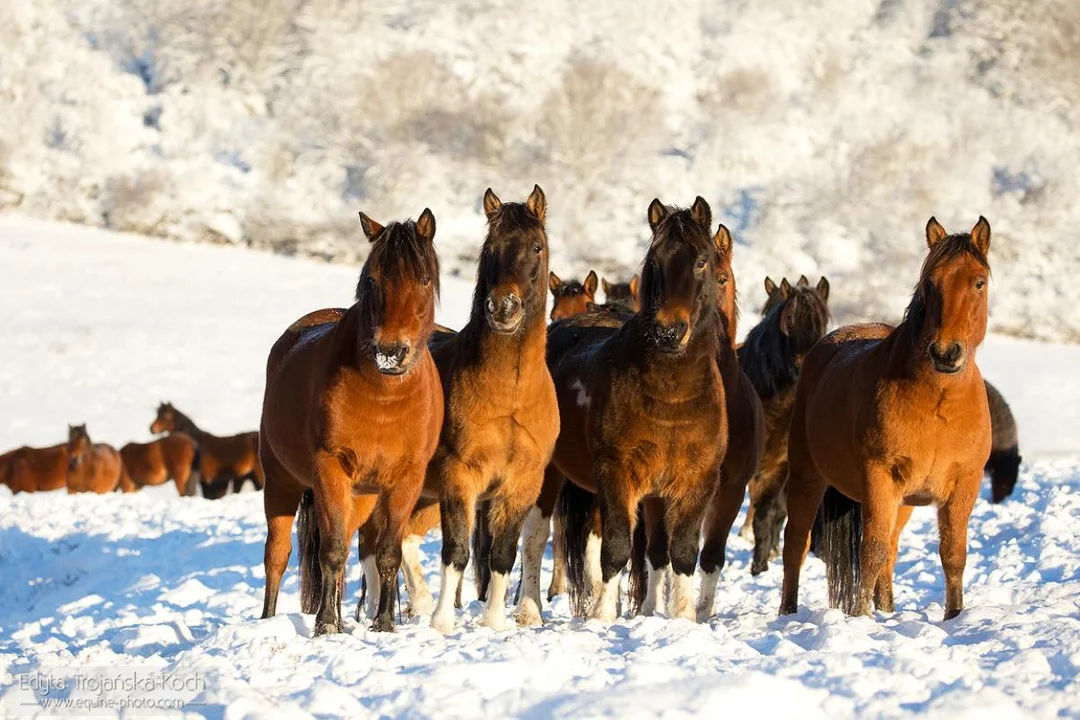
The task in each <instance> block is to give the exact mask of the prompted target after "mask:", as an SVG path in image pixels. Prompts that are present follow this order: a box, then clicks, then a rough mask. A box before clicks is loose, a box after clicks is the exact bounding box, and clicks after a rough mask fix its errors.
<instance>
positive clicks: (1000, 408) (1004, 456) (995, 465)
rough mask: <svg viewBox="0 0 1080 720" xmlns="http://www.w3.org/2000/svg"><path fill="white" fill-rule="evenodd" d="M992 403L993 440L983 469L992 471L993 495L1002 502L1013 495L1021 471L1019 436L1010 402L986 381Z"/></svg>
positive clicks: (987, 396)
mask: <svg viewBox="0 0 1080 720" xmlns="http://www.w3.org/2000/svg"><path fill="white" fill-rule="evenodd" d="M986 399H987V400H988V401H989V403H990V427H991V428H992V434H993V444H992V447H991V450H990V458H989V459H988V460H987V461H986V465H985V467H984V470H985V471H986V472H988V473H990V499H991V501H992V502H995V503H999V502H1002V501H1004V500H1005V498H1007V497H1009V496H1010V495H1012V491H1013V488H1014V487H1016V478H1017V477H1018V476H1019V474H1020V436H1019V433H1018V432H1017V430H1016V418H1014V417H1013V414H1012V410H1010V409H1009V403H1007V402H1005V398H1004V397H1002V395H1001V393H1000V392H999V391H998V389H997V388H996V387H994V386H993V385H991V384H990V383H986Z"/></svg>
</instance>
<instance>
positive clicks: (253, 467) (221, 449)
mask: <svg viewBox="0 0 1080 720" xmlns="http://www.w3.org/2000/svg"><path fill="white" fill-rule="evenodd" d="M150 432H152V433H153V434H155V435H157V434H159V433H169V434H172V433H175V432H181V433H184V434H186V435H188V436H190V437H191V438H192V439H194V440H195V443H196V444H197V445H198V447H199V476H200V477H199V482H200V484H201V485H202V490H203V496H204V497H207V498H211V499H213V500H217V499H219V498H221V497H223V496H224V495H225V494H226V493H228V492H229V485H230V484H231V485H232V488H233V492H240V488H241V487H243V485H244V481H245V480H251V482H252V484H254V485H255V489H256V490H262V487H263V471H262V467H261V466H260V465H259V433H257V432H246V433H240V434H239V435H229V436H225V437H219V436H217V435H211V434H210V433H208V432H205V431H203V430H200V429H199V427H198V426H197V425H196V424H195V423H194V422H193V421H192V420H191V418H189V417H188V416H187V415H184V414H183V413H182V412H180V411H179V410H177V409H176V408H174V407H173V406H172V403H167V402H163V403H161V404H160V405H159V406H158V409H157V417H156V418H155V419H154V422H153V423H151V425H150Z"/></svg>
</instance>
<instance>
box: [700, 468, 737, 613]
mask: <svg viewBox="0 0 1080 720" xmlns="http://www.w3.org/2000/svg"><path fill="white" fill-rule="evenodd" d="M745 495H746V485H745V483H743V482H740V480H739V478H735V477H731V476H729V475H727V474H726V473H724V472H723V471H721V472H720V486H719V487H718V488H716V492H715V493H713V496H712V500H711V502H710V503H709V507H708V510H707V514H706V518H705V522H704V524H703V525H704V528H705V544H704V545H703V546H702V548H701V590H700V595H699V596H698V605H697V620H698V622H705V621H706V620H708V619H709V618H710V617H712V614H713V605H714V604H715V602H716V583H717V581H719V579H720V571H721V570H723V569H724V563H725V562H726V561H727V557H726V556H727V541H728V535H730V534H731V526H732V525H734V524H735V518H736V517H737V516H738V514H739V509H740V508H741V507H742V502H743V497H744V496H745Z"/></svg>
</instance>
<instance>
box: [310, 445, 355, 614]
mask: <svg viewBox="0 0 1080 720" xmlns="http://www.w3.org/2000/svg"><path fill="white" fill-rule="evenodd" d="M313 464H314V469H315V473H314V475H315V478H314V479H315V516H316V520H317V522H318V528H319V567H320V570H321V572H322V589H321V593H320V596H319V609H318V612H317V613H316V614H315V635H326V634H327V633H336V632H341V630H342V626H341V582H340V578H341V576H342V572H343V571H344V569H345V563H346V562H347V561H348V559H349V540H350V539H351V538H352V535H351V533H350V529H351V528H352V527H353V525H352V514H353V499H352V482H351V478H350V477H349V475H348V474H347V473H346V472H345V471H344V469H343V468H342V467H341V463H340V461H339V460H338V458H337V457H336V456H335V455H333V454H331V453H328V452H325V451H322V452H319V453H318V454H317V455H316V456H315V461H314V463H313Z"/></svg>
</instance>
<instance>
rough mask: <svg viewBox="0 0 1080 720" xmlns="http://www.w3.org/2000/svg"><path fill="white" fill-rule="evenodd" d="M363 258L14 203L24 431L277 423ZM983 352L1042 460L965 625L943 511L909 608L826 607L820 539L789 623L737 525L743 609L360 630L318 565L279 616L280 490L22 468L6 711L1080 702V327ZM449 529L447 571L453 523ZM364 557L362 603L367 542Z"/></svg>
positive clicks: (665, 711)
mask: <svg viewBox="0 0 1080 720" xmlns="http://www.w3.org/2000/svg"><path fill="white" fill-rule="evenodd" d="M476 232H477V233H480V232H481V228H480V227H477V228H476ZM357 235H358V238H357V241H358V242H360V241H361V240H360V239H359V232H358V233H357ZM436 243H438V238H436ZM355 274H356V270H355V268H348V267H343V266H334V265H324V264H319V263H315V262H311V261H306V260H294V259H287V258H282V257H276V256H270V255H263V254H259V253H252V252H248V251H244V250H240V249H236V248H226V247H213V246H186V245H173V244H169V243H165V242H160V241H158V242H147V241H145V240H144V239H142V238H138V237H127V236H118V235H112V234H109V233H105V232H101V231H95V230H87V229H85V228H76V227H71V226H57V225H48V224H42V223H37V222H31V221H25V220H18V219H12V218H2V219H0V298H2V299H3V303H2V307H3V309H4V311H5V322H4V323H3V325H2V326H0V347H2V348H3V352H2V354H0V448H7V447H10V446H14V445H17V444H22V443H30V444H47V443H55V442H59V441H61V440H62V439H63V437H64V432H65V424H66V423H67V422H84V421H85V422H86V423H87V424H88V426H89V430H90V432H91V435H92V436H93V437H94V438H95V439H98V440H103V441H109V442H114V443H116V444H121V443H123V442H125V441H127V440H129V439H136V440H145V439H146V438H148V437H149V433H148V425H149V423H150V420H151V419H152V416H153V410H154V407H155V406H156V404H157V402H158V401H159V400H161V399H169V400H171V401H172V402H173V403H174V404H176V405H177V406H178V407H180V408H181V409H182V410H184V411H185V412H187V413H189V414H190V415H192V416H193V417H194V418H195V419H196V420H197V421H199V422H201V423H202V424H204V425H205V427H207V428H208V429H210V430H214V431H218V432H221V433H225V432H231V431H239V430H245V429H251V428H253V427H255V425H256V424H257V418H258V410H259V403H260V399H261V391H262V373H263V364H264V362H265V356H266V352H267V350H268V348H269V346H270V344H271V343H272V341H273V339H274V338H275V337H276V336H277V334H278V333H279V332H280V331H281V330H282V329H283V328H284V327H285V326H287V325H288V324H289V323H290V322H292V321H293V320H294V319H296V317H298V316H300V315H301V314H303V313H304V312H307V311H308V310H311V309H314V308H316V307H322V306H328V305H341V304H345V303H348V302H349V300H350V298H351V293H352V289H353V286H354V283H355ZM740 279H741V280H742V281H743V282H744V283H745V282H750V281H753V282H757V279H743V278H740ZM840 290H841V291H842V288H841V289H840ZM469 292H470V287H469V284H468V283H464V282H462V281H459V280H454V279H448V280H447V281H446V282H445V283H444V287H443V302H442V307H441V310H440V320H441V321H442V322H445V323H447V324H449V325H452V326H459V325H460V324H461V322H462V321H463V319H464V315H465V312H466V309H467V306H468V295H469ZM898 311H899V309H898ZM747 315H749V313H747ZM744 325H745V326H746V327H749V325H750V322H749V321H748V320H747V321H744ZM979 361H980V366H981V367H982V368H983V370H984V374H985V375H986V376H987V377H988V378H989V379H991V380H992V381H993V382H995V383H996V384H997V385H998V386H999V387H1000V388H1001V389H1002V391H1003V392H1004V394H1005V396H1006V398H1007V399H1008V400H1009V401H1010V403H1011V404H1012V407H1013V409H1014V411H1015V413H1016V415H1017V418H1018V421H1019V424H1020V429H1021V438H1022V450H1023V453H1024V456H1025V458H1026V460H1027V461H1028V462H1027V463H1026V465H1025V467H1024V470H1023V473H1022V476H1021V479H1020V482H1019V484H1018V487H1017V491H1016V493H1015V494H1014V496H1013V497H1012V498H1010V499H1009V501H1007V502H1006V503H1005V504H1003V505H1000V506H991V505H990V504H989V503H988V502H987V501H986V500H985V499H983V500H980V501H979V503H978V504H977V505H976V508H975V513H974V515H973V518H972V525H971V530H970V538H971V541H970V552H969V556H968V566H967V572H966V574H965V581H966V582H965V590H966V598H965V599H966V602H967V606H968V609H967V610H966V611H965V612H964V613H963V614H962V615H961V616H960V617H959V618H957V619H955V620H953V621H950V622H943V621H942V620H941V616H942V606H941V603H942V600H943V581H942V575H941V570H940V564H939V561H938V559H937V554H936V552H937V540H936V532H935V523H934V518H933V513H932V512H929V511H926V510H919V511H918V512H916V514H915V517H914V518H913V520H912V522H911V524H910V525H909V526H908V529H907V530H906V531H905V535H904V537H903V540H902V548H901V556H900V561H899V563H898V566H897V585H896V590H897V606H898V608H899V609H900V611H899V612H897V613H896V614H894V615H882V614H878V615H876V616H875V617H873V618H846V617H844V616H843V615H842V614H840V613H839V612H837V611H829V610H826V609H825V608H826V602H825V581H824V574H823V569H822V566H821V564H820V563H819V562H818V561H817V560H815V559H813V558H811V559H810V560H808V562H807V570H806V573H805V576H804V577H805V582H804V587H805V590H804V592H803V596H802V600H803V605H802V610H801V611H800V612H799V614H798V615H796V616H794V617H792V618H783V619H778V618H777V617H776V608H777V607H778V605H779V586H780V575H779V568H778V566H776V565H774V566H773V567H772V568H771V569H770V571H769V572H768V573H765V574H764V575H762V576H760V577H759V578H756V579H755V578H751V577H750V575H749V571H748V567H749V546H748V545H747V544H746V543H745V542H744V541H742V540H741V539H739V538H737V537H733V538H732V540H731V544H730V562H729V565H728V567H727V569H726V570H725V574H724V578H723V579H722V582H721V587H720V590H719V592H718V594H717V613H718V614H717V617H715V618H714V619H712V620H711V621H710V622H708V623H706V624H703V625H694V624H690V623H687V622H684V621H677V622H673V621H668V620H666V619H663V618H633V619H623V620H620V621H619V622H617V623H615V624H614V625H612V626H610V627H604V626H599V625H594V624H582V623H580V622H575V621H571V620H570V619H569V611H568V606H567V603H566V600H565V598H558V599H556V601H555V602H554V603H553V604H552V605H551V606H550V607H546V608H545V612H544V619H545V625H544V626H543V627H542V628H539V629H528V630H520V631H517V630H515V631H510V632H505V633H494V632H492V631H490V630H488V629H486V628H481V627H478V626H477V625H476V619H477V616H478V613H479V605H478V604H476V603H475V602H473V603H468V602H467V607H466V608H465V610H464V611H462V612H460V613H459V625H458V630H457V631H456V632H455V633H453V634H451V635H448V636H442V635H440V634H438V633H437V632H435V631H434V630H431V629H430V628H429V627H428V626H427V622H426V619H419V620H416V621H412V622H410V621H405V622H403V623H402V624H401V625H400V626H399V628H398V632H397V633H396V634H393V635H378V634H374V633H370V632H368V631H367V630H366V629H365V627H364V626H362V625H359V624H357V623H356V622H354V621H352V620H348V621H346V629H347V633H346V634H344V635H339V636H334V637H324V638H318V639H312V638H311V637H310V635H311V630H312V618H311V617H310V616H304V615H301V614H300V613H299V602H298V598H297V594H296V591H297V573H296V572H295V567H290V570H289V572H288V573H287V575H286V581H285V584H284V586H283V592H282V599H281V604H280V606H279V611H280V614H279V616H278V617H277V618H275V619H273V620H269V621H260V620H258V619H257V618H258V615H259V611H260V609H261V600H262V590H263V570H262V543H263V539H264V536H265V524H264V521H263V516H262V502H261V497H260V496H259V495H258V494H257V493H251V492H247V493H242V494H240V495H234V496H229V497H227V498H225V499H224V500H221V501H216V502H211V501H206V500H203V499H201V498H179V497H177V496H176V495H175V491H174V490H173V489H172V488H171V487H163V488H157V489H153V490H148V491H144V492H142V493H139V494H133V495H126V496H120V495H113V496H107V497H99V496H89V495H83V496H74V497H73V496H68V495H66V494H64V493H62V492H61V493H48V494H42V495H34V496H30V495H21V496H19V497H17V498H14V497H12V496H11V495H10V494H9V493H8V492H7V491H6V489H0V578H2V582H0V708H2V712H3V713H4V714H6V715H16V714H19V713H23V712H29V711H32V710H34V707H33V706H31V705H27V703H31V704H32V703H34V694H33V691H32V690H28V689H25V688H23V687H22V686H21V683H22V682H23V680H22V679H24V678H26V677H28V676H33V675H34V674H48V675H52V676H56V675H58V674H63V673H64V672H67V673H74V672H80V671H88V670H89V669H90V668H103V667H106V668H126V669H129V670H130V671H132V672H134V671H142V672H168V673H172V674H174V675H183V676H188V677H198V678H200V679H201V680H200V682H201V683H202V685H201V686H200V689H199V691H198V692H197V693H196V694H194V695H193V697H192V698H191V699H192V702H191V703H190V704H189V705H188V711H189V712H195V713H199V714H205V715H209V716H213V717H241V716H245V717H246V716H265V717H275V718H276V717H283V716H287V717H292V716H304V715H305V714H306V715H308V716H328V715H344V716H350V717H376V716H398V715H408V716H411V717H429V716H439V717H460V716H468V717H472V716H492V717H495V716H505V715H508V714H510V715H515V716H528V717H536V718H539V717H549V716H559V717H563V716H586V717H595V716H616V715H619V716H625V717H634V716H652V715H661V714H662V715H667V716H671V717H685V716H691V715H697V714H710V715H716V714H718V713H719V712H721V711H726V712H728V713H731V714H732V715H733V716H745V715H748V714H753V716H755V717H771V716H773V715H774V714H776V715H778V714H779V713H780V712H783V711H788V712H790V711H791V710H797V711H798V712H800V714H804V715H806V716H823V717H824V716H828V717H834V716H852V715H859V716H898V715H910V714H916V713H922V712H929V713H930V714H933V715H937V716H941V715H946V714H948V715H950V716H956V717H967V716H971V717H974V716H976V715H978V716H980V717H983V716H990V717H995V718H996V717H1013V716H1015V717H1031V716H1045V717H1050V716H1076V715H1078V714H1080V692H1078V689H1077V686H1076V677H1077V674H1078V671H1080V535H1078V533H1077V531H1076V528H1077V527H1080V436H1078V430H1080V416H1078V410H1077V408H1078V407H1080V381H1078V378H1077V374H1076V370H1075V368H1076V367H1078V366H1080V348H1077V347H1075V346H1059V345H1049V344H1038V343H1031V342H1026V341H1017V340H1012V339H1006V338H1000V337H991V338H989V339H988V341H987V343H986V346H985V347H984V348H983V349H982V350H981V352H980V356H979ZM423 550H424V560H425V565H424V568H425V572H426V574H427V578H428V581H429V583H431V585H432V587H433V589H437V587H438V569H437V557H438V550H439V539H438V536H437V534H433V535H431V536H429V537H428V538H427V539H426V542H425V544H424V548H423ZM550 570H551V567H550V562H547V563H546V564H545V574H547V573H549V572H550ZM348 578H349V581H348V591H347V596H348V597H350V598H355V597H356V595H357V591H358V586H359V578H360V572H359V567H358V566H357V564H356V563H355V562H353V563H351V565H350V569H349V575H348ZM546 582H547V577H545V578H544V586H545V587H546ZM474 597H475V593H474V592H473V591H472V589H471V588H470V587H467V588H466V600H467V601H468V600H469V599H470V598H474ZM350 611H351V607H350ZM282 713H286V715H282ZM762 713H764V714H762Z"/></svg>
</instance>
